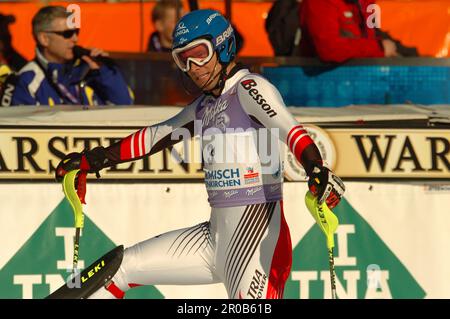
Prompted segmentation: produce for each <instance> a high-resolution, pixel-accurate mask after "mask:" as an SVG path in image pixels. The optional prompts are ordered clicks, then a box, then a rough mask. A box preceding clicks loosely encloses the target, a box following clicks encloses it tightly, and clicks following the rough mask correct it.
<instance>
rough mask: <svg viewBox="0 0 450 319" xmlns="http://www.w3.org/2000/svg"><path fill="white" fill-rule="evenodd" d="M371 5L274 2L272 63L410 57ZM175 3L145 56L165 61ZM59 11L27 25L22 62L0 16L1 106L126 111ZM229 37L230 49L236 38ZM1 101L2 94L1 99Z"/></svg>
mask: <svg viewBox="0 0 450 319" xmlns="http://www.w3.org/2000/svg"><path fill="white" fill-rule="evenodd" d="M373 3H374V1H373V0H301V1H298V0H276V1H275V2H274V4H273V6H272V8H271V10H270V11H269V16H268V18H267V20H266V30H267V33H268V38H269V40H270V42H271V44H272V46H273V49H274V53H275V55H284V56H300V57H316V58H318V59H320V60H322V61H324V62H332V63H342V62H345V61H347V60H349V59H352V58H371V57H399V56H417V55H418V52H417V50H416V49H415V48H411V47H406V46H404V45H402V43H401V42H400V41H398V40H396V39H394V38H392V37H391V36H390V35H389V34H388V33H386V32H383V31H382V30H380V29H379V28H374V27H373V26H371V25H368V23H366V22H367V21H369V20H370V17H369V13H368V10H367V8H368V6H370V5H372V4H373ZM185 13H186V12H185V11H184V9H183V6H182V2H181V1H180V0H161V1H158V2H157V3H156V4H155V6H154V7H153V10H152V12H151V21H152V24H153V27H154V32H153V33H152V34H151V35H150V36H149V38H148V44H147V51H149V52H165V53H168V54H170V52H172V46H173V36H172V34H173V31H174V28H175V25H176V22H177V21H178V20H179V19H180V18H181V17H182V16H183V15H184V14H185ZM68 15H69V13H67V12H66V10H65V8H64V7H58V6H48V7H43V8H41V9H40V10H39V12H37V13H36V14H35V16H34V18H33V20H32V23H31V24H32V32H33V38H34V40H35V43H36V49H35V57H34V59H33V60H32V61H30V62H27V61H26V60H25V58H23V57H22V56H21V55H20V54H19V53H18V52H17V51H16V50H15V49H14V48H13V46H12V44H11V43H12V41H11V34H10V32H9V28H8V26H9V24H11V23H13V22H14V17H13V16H5V15H1V14H0V65H3V67H2V69H1V74H0V87H1V88H3V89H1V88H0V90H1V91H3V92H4V91H5V89H6V87H8V88H9V89H8V90H7V94H8V96H7V98H6V97H5V98H1V99H0V101H1V104H2V106H14V105H50V106H52V105H58V104H76V105H84V106H87V105H111V104H113V105H119V104H120V105H129V104H133V101H134V95H133V91H132V89H131V88H130V87H129V86H128V84H127V83H126V81H125V79H124V76H123V75H122V74H121V71H120V69H119V67H118V66H117V65H115V64H114V63H105V60H107V61H109V62H111V60H108V59H104V58H105V57H107V56H108V53H107V52H105V51H104V50H102V49H98V48H90V49H89V50H77V49H76V48H77V47H78V34H79V31H80V30H79V29H71V28H69V27H68V26H67V25H66V23H65V19H66V18H67V17H68ZM232 27H233V29H234V31H235V39H236V49H237V52H238V53H239V50H240V49H241V48H242V45H243V38H242V36H241V35H240V34H239V32H238V31H237V30H236V27H235V26H233V25H232ZM0 94H1V92H0Z"/></svg>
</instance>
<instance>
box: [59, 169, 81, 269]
mask: <svg viewBox="0 0 450 319" xmlns="http://www.w3.org/2000/svg"><path fill="white" fill-rule="evenodd" d="M79 172H80V170H79V169H77V170H73V171H70V172H68V173H67V174H66V175H64V179H63V191H64V195H65V196H66V198H67V200H68V201H69V203H70V206H72V210H73V214H74V219H75V240H74V245H73V273H74V274H76V269H77V265H78V256H79V251H80V232H81V229H82V228H83V226H84V214H83V208H82V206H81V200H80V198H79V195H78V194H77V191H76V190H75V180H76V178H77V174H78V173H79ZM80 174H85V173H83V172H81V173H80ZM85 181H86V179H85V178H81V179H79V180H78V182H81V183H85ZM79 187H80V186H79ZM81 187H82V188H83V189H86V186H85V185H82V186H81ZM83 201H84V198H83Z"/></svg>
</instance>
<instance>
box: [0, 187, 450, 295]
mask: <svg viewBox="0 0 450 319" xmlns="http://www.w3.org/2000/svg"><path fill="white" fill-rule="evenodd" d="M87 186H88V189H87V197H86V201H87V205H85V206H84V208H85V214H86V218H85V228H84V230H83V233H82V237H81V242H80V261H79V266H80V267H87V266H88V265H89V264H90V263H92V262H93V261H95V260H96V259H97V258H99V257H100V256H101V255H103V254H104V253H106V252H107V251H109V250H110V249H112V248H113V247H115V246H117V245H120V244H123V245H125V247H128V246H131V245H133V244H135V243H138V242H140V241H143V240H146V239H148V238H151V237H153V236H156V235H158V234H161V233H164V232H167V231H170V230H174V229H178V228H184V227H187V226H191V225H194V224H197V223H200V222H203V221H206V220H208V219H209V213H210V207H209V205H208V202H207V195H206V191H205V189H204V185H203V184H202V183H123V184H112V183H88V185H87ZM346 186H347V192H346V196H345V200H343V202H342V203H341V204H340V206H339V207H338V208H336V209H335V210H334V212H335V214H336V215H337V216H338V218H339V220H340V225H339V227H338V230H337V232H336V234H335V242H336V248H335V267H336V274H337V295H338V297H339V298H450V284H449V282H448V280H447V279H448V278H450V267H448V265H449V264H450V250H449V249H448V246H449V243H450V231H449V229H450V214H449V209H448V207H447V206H448V204H449V203H450V185H445V184H436V183H434V184H431V183H417V184H411V183H409V184H408V183H394V182H392V183H376V182H375V183H368V182H347V183H346ZM306 190H307V186H306V183H302V182H298V183H292V182H291V183H285V186H284V208H285V215H286V219H287V222H288V224H289V227H290V231H291V237H292V245H293V247H292V248H293V264H292V270H291V275H290V277H289V279H288V282H287V283H286V289H285V298H293V299H297V298H302V299H304V298H319V299H320V298H330V289H329V287H330V286H329V285H330V283H329V271H328V259H327V257H328V255H327V249H326V245H325V239H324V236H323V234H322V233H321V232H320V230H319V228H318V227H317V225H315V223H314V220H313V218H312V217H311V216H310V215H309V213H308V211H307V210H306V207H305V204H304V194H305V193H306ZM0 212H1V214H0V242H1V243H2V248H1V254H0V298H44V297H45V296H47V295H48V294H49V293H50V292H52V291H54V290H56V289H57V288H58V287H60V286H61V285H62V284H63V282H64V280H65V278H67V277H68V276H69V275H70V271H71V267H72V253H73V250H72V249H73V248H72V241H73V235H74V229H73V215H72V211H71V209H70V206H69V204H68V203H67V202H66V201H65V200H64V195H63V192H62V190H61V185H59V184H56V183H20V184H12V183H2V184H0ZM161 253H164V252H161ZM226 297H227V295H226V291H225V289H224V288H223V286H222V285H221V284H215V285H201V286H161V285H158V286H154V287H153V286H151V287H138V288H133V289H131V290H130V291H129V293H127V296H126V298H226Z"/></svg>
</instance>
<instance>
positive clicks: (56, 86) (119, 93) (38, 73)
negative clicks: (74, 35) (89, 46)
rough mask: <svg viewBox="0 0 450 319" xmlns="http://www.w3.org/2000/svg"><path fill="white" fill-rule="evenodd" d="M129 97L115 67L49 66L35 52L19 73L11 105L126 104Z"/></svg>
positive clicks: (77, 63) (77, 64) (76, 62)
mask: <svg viewBox="0 0 450 319" xmlns="http://www.w3.org/2000/svg"><path fill="white" fill-rule="evenodd" d="M51 79H54V80H53V81H52V80H51ZM132 95H133V93H132V92H131V90H130V89H129V88H128V86H127V84H126V82H125V80H124V78H123V77H122V75H121V73H120V71H119V69H118V68H117V67H116V66H106V65H102V66H101V67H100V69H99V70H90V69H89V66H88V65H87V64H86V63H85V62H84V61H82V60H77V61H75V63H74V64H69V63H67V64H59V63H49V62H47V61H46V60H45V58H44V57H43V56H42V55H41V54H40V52H39V51H38V50H36V58H35V60H33V61H31V62H29V63H28V64H26V65H25V66H24V67H23V68H22V69H21V70H20V71H19V75H18V78H17V81H16V84H15V89H14V93H13V96H12V102H11V105H50V106H52V105H58V104H79V105H105V104H120V105H129V104H133V96H132Z"/></svg>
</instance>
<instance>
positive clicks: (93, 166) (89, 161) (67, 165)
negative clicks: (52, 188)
mask: <svg viewBox="0 0 450 319" xmlns="http://www.w3.org/2000/svg"><path fill="white" fill-rule="evenodd" d="M107 162H108V161H107V158H106V155H105V148H104V147H102V146H99V147H96V148H94V149H92V150H90V151H86V150H85V151H83V152H81V153H70V154H67V155H66V156H65V157H64V158H63V159H62V160H61V162H59V164H58V166H57V167H56V171H55V178H56V180H57V181H58V182H60V181H62V179H63V177H64V175H66V174H67V173H68V172H69V171H72V170H75V169H80V170H81V171H83V172H85V173H96V175H97V178H98V177H100V174H99V171H100V170H101V169H102V168H104V167H107V166H108V165H107ZM75 185H76V184H75Z"/></svg>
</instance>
